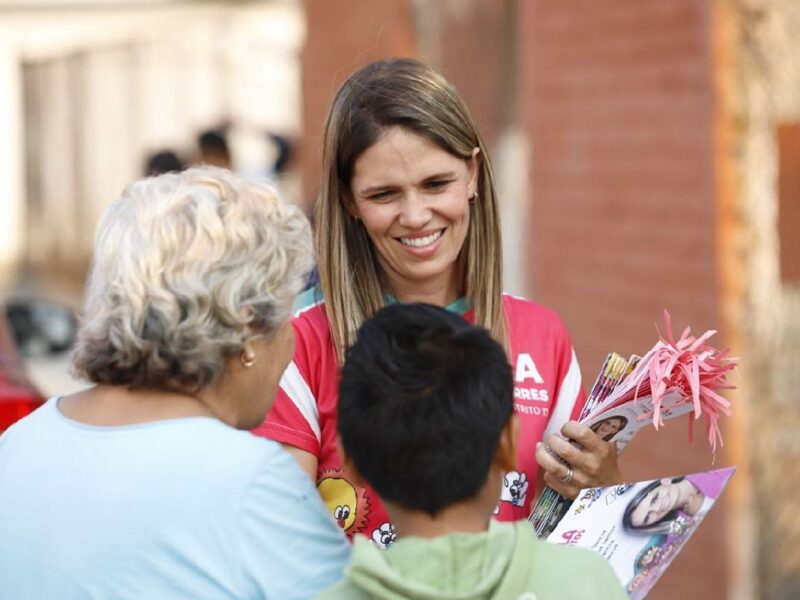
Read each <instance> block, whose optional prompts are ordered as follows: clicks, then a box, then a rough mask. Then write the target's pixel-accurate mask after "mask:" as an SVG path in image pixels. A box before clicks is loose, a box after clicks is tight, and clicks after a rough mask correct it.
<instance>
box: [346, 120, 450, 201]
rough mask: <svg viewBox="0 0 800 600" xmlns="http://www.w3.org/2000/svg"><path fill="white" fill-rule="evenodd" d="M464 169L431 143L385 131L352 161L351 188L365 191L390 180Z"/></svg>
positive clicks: (398, 130) (414, 135) (404, 131)
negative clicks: (364, 189) (353, 162)
mask: <svg viewBox="0 0 800 600" xmlns="http://www.w3.org/2000/svg"><path fill="white" fill-rule="evenodd" d="M465 168H466V165H465V163H464V161H463V160H461V159H459V158H456V157H455V156H453V155H452V154H450V153H449V152H447V151H446V150H444V149H442V148H441V147H440V146H438V145H437V144H436V143H435V142H433V141H431V140H429V139H428V138H426V137H424V136H421V135H419V134H417V133H414V132H411V131H409V130H407V129H404V128H402V127H398V126H395V127H390V128H388V129H387V130H386V131H385V132H384V133H383V134H382V135H381V137H380V138H378V140H377V141H376V142H375V143H374V144H372V146H370V147H369V148H367V149H366V150H365V151H364V152H362V153H361V155H360V156H359V157H358V159H356V162H355V165H354V167H353V184H354V185H357V186H360V187H368V186H371V185H375V184H376V183H384V182H386V181H387V180H392V179H401V180H402V179H412V180H413V179H417V178H425V177H429V176H431V175H435V174H438V173H439V172H443V171H453V170H463V169H465Z"/></svg>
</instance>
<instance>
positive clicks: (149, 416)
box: [58, 385, 220, 427]
mask: <svg viewBox="0 0 800 600" xmlns="http://www.w3.org/2000/svg"><path fill="white" fill-rule="evenodd" d="M58 409H59V411H60V412H61V413H62V414H63V415H64V416H66V417H68V418H70V419H73V420H75V421H78V422H80V423H85V424H87V425H95V426H100V427H102V426H107V427H111V426H119V425H135V424H139V423H150V422H154V421H163V420H166V419H181V418H186V417H214V418H220V416H218V415H216V414H214V411H213V409H212V408H211V407H209V406H208V405H207V404H206V402H204V401H202V400H200V399H199V398H197V397H194V396H191V395H189V394H183V393H177V392H168V391H163V390H151V389H133V390H132V389H129V388H126V387H123V386H116V385H98V386H95V387H92V388H89V389H86V390H83V391H81V392H78V393H76V394H72V395H70V396H65V397H64V398H62V399H61V400H60V401H59V403H58Z"/></svg>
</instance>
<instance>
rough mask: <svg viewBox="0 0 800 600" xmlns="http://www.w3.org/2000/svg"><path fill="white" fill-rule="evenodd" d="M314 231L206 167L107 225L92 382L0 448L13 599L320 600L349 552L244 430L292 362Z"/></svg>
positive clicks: (281, 458) (99, 263) (85, 328)
mask: <svg viewBox="0 0 800 600" xmlns="http://www.w3.org/2000/svg"><path fill="white" fill-rule="evenodd" d="M310 264H311V241H310V232H309V227H308V223H307V221H306V219H305V217H303V215H302V214H301V213H300V211H299V210H298V209H297V208H295V207H292V206H288V205H286V204H283V203H281V202H280V201H279V200H278V199H277V197H276V196H275V195H274V194H273V193H272V192H271V191H270V190H269V189H268V188H265V187H261V186H260V185H256V184H250V183H245V182H243V181H241V180H239V179H237V178H235V177H234V176H232V175H231V174H230V173H229V172H228V171H224V170H221V169H214V168H200V169H192V170H189V171H185V172H183V173H180V174H167V175H161V176H159V177H155V178H151V179H145V180H142V181H139V182H136V183H134V184H133V185H131V186H130V187H128V189H126V190H125V191H124V192H123V194H122V196H121V197H120V198H119V199H118V200H117V201H116V202H114V203H113V204H112V205H111V206H110V207H109V208H108V210H107V211H106V213H105V215H104V216H103V218H102V220H101V222H100V225H99V227H98V231H97V237H96V239H95V248H94V263H93V265H92V271H91V276H90V282H89V285H88V288H87V293H86V306H85V313H84V322H83V324H82V327H81V329H80V332H79V336H78V342H77V346H76V348H75V351H74V356H73V363H74V367H75V369H76V371H77V372H78V373H80V374H81V375H83V376H84V377H85V378H87V379H88V380H89V381H91V382H93V383H94V384H95V385H94V387H91V388H89V389H88V390H86V391H84V392H80V393H77V394H75V395H71V396H66V397H62V398H54V399H52V400H50V401H48V402H47V403H46V404H45V405H44V406H43V407H42V408H41V409H39V410H38V411H36V412H35V413H33V414H32V415H30V416H28V417H27V418H25V419H23V420H22V421H20V422H19V423H17V424H16V425H15V426H13V427H11V428H10V429H9V430H8V432H7V433H5V434H4V435H3V436H2V437H0V481H2V486H0V581H2V582H3V584H2V586H3V593H2V595H3V596H4V597H10V598H204V599H209V598H308V597H310V596H312V595H314V594H315V593H316V591H318V590H319V589H321V588H323V587H325V586H326V585H328V584H330V583H332V582H334V581H336V580H338V579H339V577H340V576H341V573H342V568H343V565H344V563H345V562H346V560H347V558H348V554H349V548H348V544H347V542H346V540H345V537H344V536H343V535H342V534H341V532H340V531H339V530H338V529H337V528H336V525H335V524H334V523H333V522H332V521H331V519H330V517H329V516H328V515H327V514H326V512H325V509H324V507H323V505H322V503H321V502H320V499H319V496H318V495H317V493H316V491H315V489H314V487H313V486H312V485H311V483H310V482H309V481H308V477H306V475H305V474H304V473H303V472H302V471H300V469H299V468H298V467H297V465H296V463H295V461H294V460H293V459H292V457H291V456H289V455H288V454H287V453H286V452H284V451H283V450H282V449H281V448H280V447H279V445H278V444H275V443H274V442H267V441H265V440H262V439H258V438H256V437H254V436H252V435H250V434H249V433H247V432H246V431H239V430H246V429H248V428H252V427H253V426H255V425H257V424H259V423H260V422H261V421H263V419H264V415H265V414H266V412H267V410H268V409H269V406H270V404H271V403H272V401H273V397H274V395H275V391H276V388H277V385H278V379H279V377H280V374H281V373H282V372H283V370H284V369H285V367H286V365H287V363H288V362H289V360H290V358H291V356H292V351H293V333H292V328H291V326H290V325H289V323H288V321H287V317H288V314H289V306H290V302H291V298H292V297H293V296H294V295H295V294H296V292H297V291H298V289H299V287H300V285H301V283H302V281H303V278H304V276H305V274H306V272H307V270H308V268H309V267H310Z"/></svg>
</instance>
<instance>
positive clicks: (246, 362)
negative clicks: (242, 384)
mask: <svg viewBox="0 0 800 600" xmlns="http://www.w3.org/2000/svg"><path fill="white" fill-rule="evenodd" d="M239 361H240V362H241V363H242V366H243V367H244V368H245V369H249V368H250V367H252V366H253V365H254V364H256V356H255V354H253V353H252V352H248V351H247V350H244V349H243V350H242V353H241V354H239Z"/></svg>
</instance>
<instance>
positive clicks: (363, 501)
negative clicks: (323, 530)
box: [317, 469, 370, 533]
mask: <svg viewBox="0 0 800 600" xmlns="http://www.w3.org/2000/svg"><path fill="white" fill-rule="evenodd" d="M322 475H323V477H322V479H320V480H319V483H318V484H317V490H318V491H319V495H320V496H321V497H322V500H323V502H325V506H327V507H328V510H329V511H330V513H331V515H332V516H333V518H334V520H335V521H336V523H337V524H338V525H339V527H341V528H342V529H343V530H344V531H346V532H347V533H356V532H357V531H360V530H361V529H362V528H363V527H364V525H366V523H367V515H368V514H369V512H370V510H369V500H367V496H366V490H365V489H364V488H360V487H358V486H355V485H353V484H352V483H350V482H349V481H347V479H345V478H344V477H341V475H344V470H343V469H329V470H328V471H324V472H323V473H322ZM337 475H338V476H337Z"/></svg>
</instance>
